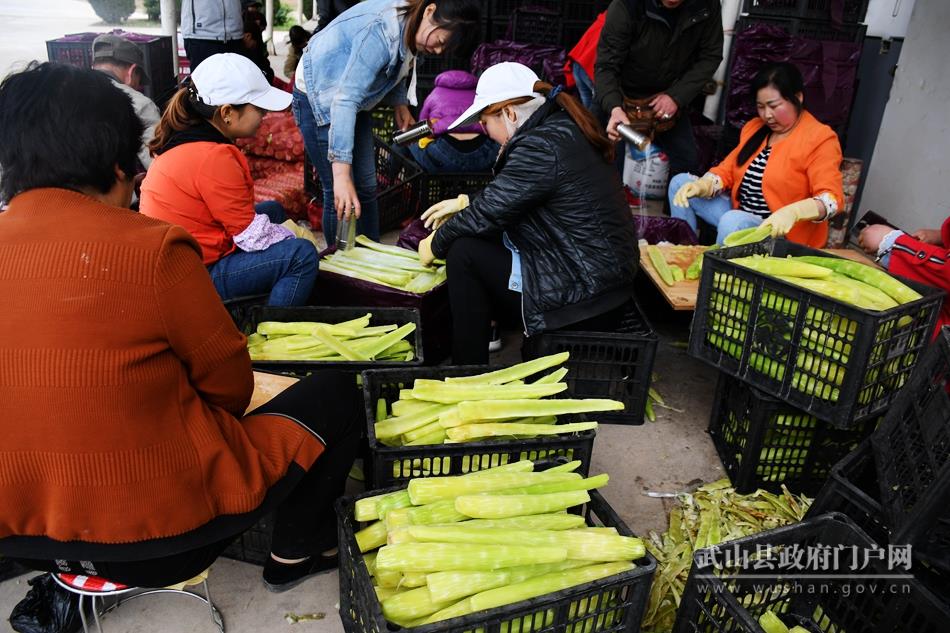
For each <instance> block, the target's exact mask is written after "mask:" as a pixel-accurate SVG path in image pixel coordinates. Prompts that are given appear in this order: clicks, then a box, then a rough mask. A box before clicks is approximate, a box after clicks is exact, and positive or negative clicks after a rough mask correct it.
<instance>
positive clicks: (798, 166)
mask: <svg viewBox="0 0 950 633" xmlns="http://www.w3.org/2000/svg"><path fill="white" fill-rule="evenodd" d="M763 125H765V123H764V122H763V121H762V119H760V118H758V117H756V118H755V119H752V120H751V121H749V122H748V123H746V124H745V126H743V128H742V132H741V133H740V135H739V145H738V146H736V148H735V149H734V150H732V152H730V154H729V155H728V156H726V158H725V159H724V160H723V161H722V162H721V163H719V164H718V165H716V166H715V167H713V168H712V169H710V170H709V171H710V173H713V174H716V175H717V176H719V177H720V178H721V179H722V185H723V189H725V190H731V191H732V207H733V208H734V209H738V208H739V203H738V198H739V185H740V183H742V178H743V177H744V176H745V172H746V169H747V168H748V167H749V163H751V162H752V158H754V157H755V156H756V155H757V154H758V153H759V151H761V150H762V148H764V147H765V141H762V144H761V145H759V147H758V148H756V151H754V152H753V153H752V158H750V159H749V160H747V161H746V163H745V164H744V165H738V164H737V160H738V157H739V151H740V150H741V149H742V146H743V145H745V142H746V141H747V140H748V139H749V137H751V136H752V135H753V134H755V133H756V131H758V130H759V129H760V128H761V127H762V126H763ZM762 193H763V194H764V195H765V202H766V203H767V204H768V205H769V209H770V210H771V211H772V212H773V213H774V212H775V211H778V210H779V209H781V208H782V207H784V206H785V205H787V204H791V203H793V202H798V201H799V200H804V199H806V198H813V197H815V196H818V195H821V194H823V193H829V194H831V195H832V196H834V198H835V201H836V202H837V203H838V210H839V211H843V210H844V191H843V190H842V188H841V144H840V143H839V142H838V135H837V134H835V132H834V130H832V129H831V128H830V127H828V126H827V125H825V124H824V123H821V122H820V121H818V119H816V118H815V117H814V116H812V115H811V114H810V113H809V112H808V111H807V110H806V111H803V112H802V115H801V118H800V119H799V121H798V124H797V125H796V126H795V128H794V129H793V130H792V133H791V134H789V135H788V136H787V137H785V138H784V139H782V140H781V141H779V142H778V143H775V145H773V146H772V153H771V154H770V155H769V162H768V163H766V165H765V173H764V174H763V176H762ZM787 237H788V239H790V240H791V241H793V242H798V243H799V244H805V245H807V246H812V247H814V248H824V247H825V244H826V243H827V242H828V223H827V222H799V223H798V224H796V225H795V227H794V228H793V229H792V230H791V231H790V232H789V234H788V236H787Z"/></svg>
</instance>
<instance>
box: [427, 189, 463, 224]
mask: <svg viewBox="0 0 950 633" xmlns="http://www.w3.org/2000/svg"><path fill="white" fill-rule="evenodd" d="M467 206H468V196H466V195H465V194H464V193H463V194H462V195H460V196H459V197H458V198H452V199H450V200H443V201H442V202H436V203H435V204H434V205H432V206H431V207H429V208H428V209H426V211H425V213H423V214H422V220H423V223H424V224H425V227H426V228H427V229H433V230H434V229H438V228H439V227H440V226H442V225H443V224H445V223H446V222H448V221H449V218H451V217H452V216H453V215H455V214H456V213H458V212H459V211H462V210H463V209H465V208H466V207H467Z"/></svg>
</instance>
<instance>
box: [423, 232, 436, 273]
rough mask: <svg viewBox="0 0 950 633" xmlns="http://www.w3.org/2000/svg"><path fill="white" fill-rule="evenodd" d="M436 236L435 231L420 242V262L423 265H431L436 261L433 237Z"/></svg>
mask: <svg viewBox="0 0 950 633" xmlns="http://www.w3.org/2000/svg"><path fill="white" fill-rule="evenodd" d="M434 237H435V233H434V232H433V233H432V234H431V235H430V236H429V237H427V238H425V239H424V240H422V241H421V242H419V262H420V263H421V264H422V265H423V266H431V265H432V262H434V261H435V255H433V254H432V238H434Z"/></svg>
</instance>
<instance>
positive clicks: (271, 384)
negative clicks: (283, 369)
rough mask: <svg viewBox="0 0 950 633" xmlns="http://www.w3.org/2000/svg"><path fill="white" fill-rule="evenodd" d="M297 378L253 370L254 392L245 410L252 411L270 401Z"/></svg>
mask: <svg viewBox="0 0 950 633" xmlns="http://www.w3.org/2000/svg"><path fill="white" fill-rule="evenodd" d="M297 380H299V379H298V378H294V377H293V376H281V375H280V374H268V373H265V372H262V371H255V372H254V393H253V394H252V395H251V404H250V405H248V407H247V410H248V411H253V410H254V409H256V408H257V407H259V406H261V405H262V404H264V403H265V402H268V401H270V400H271V399H273V398H274V396H276V395H277V394H279V393H280V392H281V391H283V390H284V389H286V388H287V387H289V386H291V385H292V384H294V383H295V382H297ZM245 413H247V412H246V411H245Z"/></svg>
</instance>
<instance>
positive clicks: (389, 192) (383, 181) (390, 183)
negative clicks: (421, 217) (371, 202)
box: [373, 136, 422, 233]
mask: <svg viewBox="0 0 950 633" xmlns="http://www.w3.org/2000/svg"><path fill="white" fill-rule="evenodd" d="M373 143H374V145H375V149H376V182H377V187H378V189H379V193H378V194H377V196H376V202H377V203H378V204H379V231H380V233H385V232H386V231H391V230H392V229H395V228H399V227H400V226H401V225H402V224H403V222H405V221H406V220H408V219H410V218H412V217H413V216H414V215H415V213H416V207H417V205H418V203H417V202H416V198H415V195H414V193H413V180H414V179H415V178H416V177H417V176H418V175H419V174H420V173H422V169H421V168H420V167H419V166H418V165H417V164H416V162H415V161H413V160H412V159H410V158H406V157H405V156H402V155H401V154H398V153H397V152H395V151H393V148H392V146H390V145H389V143H387V142H386V141H384V140H383V139H381V138H380V137H378V136H376V137H374V138H373Z"/></svg>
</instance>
